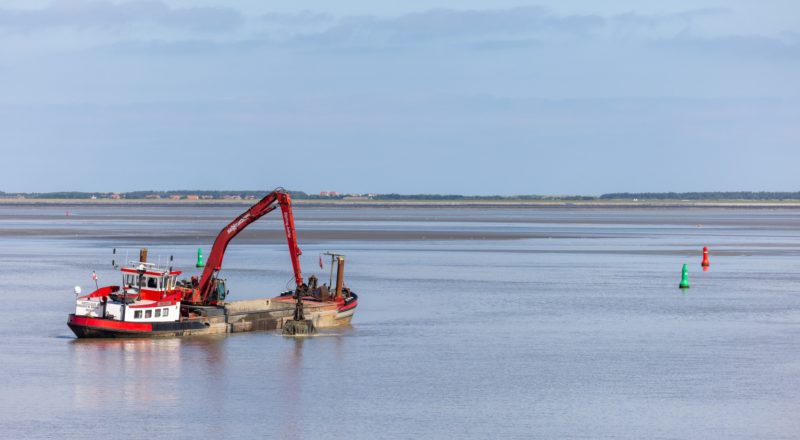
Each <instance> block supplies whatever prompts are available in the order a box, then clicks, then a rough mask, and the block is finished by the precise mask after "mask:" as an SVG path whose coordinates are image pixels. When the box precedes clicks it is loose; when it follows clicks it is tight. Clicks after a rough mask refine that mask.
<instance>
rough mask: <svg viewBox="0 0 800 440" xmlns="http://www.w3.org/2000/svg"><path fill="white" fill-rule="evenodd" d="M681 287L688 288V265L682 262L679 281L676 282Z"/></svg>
mask: <svg viewBox="0 0 800 440" xmlns="http://www.w3.org/2000/svg"><path fill="white" fill-rule="evenodd" d="M678 287H680V288H681V289H688V288H689V265H687V264H684V265H683V269H682V270H681V283H680V284H678Z"/></svg>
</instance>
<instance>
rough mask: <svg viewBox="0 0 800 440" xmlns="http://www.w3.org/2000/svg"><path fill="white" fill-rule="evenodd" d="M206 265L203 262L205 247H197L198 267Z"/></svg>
mask: <svg viewBox="0 0 800 440" xmlns="http://www.w3.org/2000/svg"><path fill="white" fill-rule="evenodd" d="M205 265H206V264H205V263H203V249H202V248H197V267H204V266H205Z"/></svg>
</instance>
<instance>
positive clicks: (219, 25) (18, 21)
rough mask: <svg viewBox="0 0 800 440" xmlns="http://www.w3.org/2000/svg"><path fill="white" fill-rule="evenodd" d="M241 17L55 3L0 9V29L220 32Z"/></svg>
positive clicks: (138, 3) (212, 10) (91, 1)
mask: <svg viewBox="0 0 800 440" xmlns="http://www.w3.org/2000/svg"><path fill="white" fill-rule="evenodd" d="M243 23H244V17H243V16H242V14H241V13H239V12H238V11H237V10H235V9H231V8H226V7H194V8H172V7H170V6H168V5H167V4H165V3H164V2H163V1H157V0H134V1H127V2H122V3H111V2H107V1H97V0H57V1H53V2H52V3H50V4H48V5H47V6H45V7H43V8H41V9H8V8H2V9H0V30H6V31H14V32H33V31H39V30H47V29H52V28H72V29H91V28H105V29H109V28H118V27H121V26H126V25H133V24H155V25H158V26H161V27H164V28H170V29H178V30H184V31H193V32H209V33H214V32H224V31H230V30H233V29H236V28H238V27H239V26H241V25H242V24H243Z"/></svg>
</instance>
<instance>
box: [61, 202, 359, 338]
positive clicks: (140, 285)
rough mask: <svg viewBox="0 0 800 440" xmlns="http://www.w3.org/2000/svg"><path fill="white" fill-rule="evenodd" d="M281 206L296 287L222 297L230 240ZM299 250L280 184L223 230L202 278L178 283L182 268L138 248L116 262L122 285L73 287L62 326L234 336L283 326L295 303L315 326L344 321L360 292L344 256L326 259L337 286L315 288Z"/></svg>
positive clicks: (105, 333)
mask: <svg viewBox="0 0 800 440" xmlns="http://www.w3.org/2000/svg"><path fill="white" fill-rule="evenodd" d="M278 205H279V206H280V208H281V211H282V213H283V223H284V229H285V232H286V238H287V242H288V246H289V255H290V257H291V261H292V268H293V270H294V275H295V283H296V287H295V289H294V290H290V291H287V292H283V293H281V294H280V295H278V296H277V297H274V298H263V299H257V300H245V301H233V302H226V301H225V299H226V297H227V296H228V293H229V292H228V290H227V287H226V283H225V280H224V279H222V278H219V277H218V274H219V272H220V270H221V269H222V260H223V257H224V255H225V249H226V248H227V246H228V243H229V242H230V241H231V240H232V239H233V238H234V237H235V236H236V235H238V234H239V233H240V232H241V231H242V230H244V229H245V228H246V227H247V226H248V225H249V224H251V223H253V222H254V221H256V220H258V219H259V218H261V217H262V216H264V215H265V214H267V213H269V212H271V211H273V210H274V209H276V208H277V206H278ZM300 255H301V251H300V247H299V246H298V244H297V233H296V231H295V228H294V215H293V213H292V209H291V197H290V196H289V193H288V192H286V191H285V190H283V189H276V190H275V191H273V192H271V193H269V194H268V195H267V196H265V197H264V198H263V199H261V200H260V201H259V202H257V203H256V204H255V205H253V206H252V207H251V208H250V209H249V210H247V211H246V212H244V213H243V214H241V215H240V216H239V217H237V218H236V219H234V220H233V221H232V222H231V223H229V224H228V225H227V226H226V227H225V228H223V229H222V230H221V231H220V233H219V235H218V236H217V238H216V240H215V241H214V245H213V247H212V250H211V253H210V254H209V257H208V262H207V264H206V266H205V269H204V270H203V274H202V276H201V277H200V278H198V277H194V276H193V277H191V278H190V279H188V280H187V279H184V280H178V277H179V276H180V275H181V273H182V272H181V271H178V270H173V268H172V267H159V266H157V265H155V264H152V263H148V262H147V250H146V249H142V251H141V252H140V254H139V261H132V262H129V263H128V264H127V265H126V266H123V267H121V269H120V270H121V272H122V284H121V285H119V286H105V287H99V288H97V290H95V291H94V292H92V293H90V294H88V295H83V296H81V295H80V294H81V291H80V288H79V287H76V288H75V294H76V301H75V313H72V314H70V315H69V317H68V319H67V325H68V326H69V328H70V329H71V330H72V331H73V333H75V335H76V336H77V337H78V338H119V337H123V338H124V337H171V336H186V335H196V334H216V333H235V332H243V331H254V330H275V329H281V328H283V326H284V324H286V323H287V322H289V321H291V320H292V317H293V313H294V312H295V310H296V307H297V306H298V305H299V306H300V307H301V308H302V309H303V310H304V314H305V317H306V318H308V319H309V320H310V321H312V322H313V325H314V326H316V327H317V328H329V327H337V326H343V325H349V324H350V322H351V320H352V317H353V314H354V313H355V309H356V307H357V306H358V295H356V294H355V293H354V292H353V291H351V290H350V289H348V288H347V287H345V286H344V256H343V255H340V254H327V255H330V256H331V263H332V265H331V271H332V272H331V284H333V263H334V262H335V263H336V264H337V272H336V288H335V289H333V288H332V286H331V287H329V286H328V285H326V284H323V285H322V286H318V285H317V284H318V283H317V278H316V277H315V276H313V275H312V276H311V277H309V279H308V283H305V282H304V280H303V276H302V272H301V269H300V259H299V256H300Z"/></svg>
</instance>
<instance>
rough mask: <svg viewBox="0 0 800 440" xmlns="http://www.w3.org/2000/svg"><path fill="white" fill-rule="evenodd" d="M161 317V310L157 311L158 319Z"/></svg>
mask: <svg viewBox="0 0 800 440" xmlns="http://www.w3.org/2000/svg"><path fill="white" fill-rule="evenodd" d="M160 317H161V309H156V318H160Z"/></svg>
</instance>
